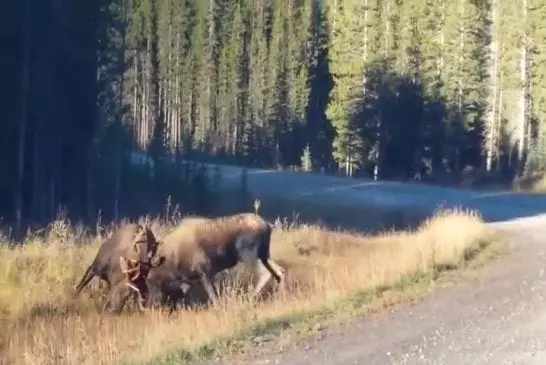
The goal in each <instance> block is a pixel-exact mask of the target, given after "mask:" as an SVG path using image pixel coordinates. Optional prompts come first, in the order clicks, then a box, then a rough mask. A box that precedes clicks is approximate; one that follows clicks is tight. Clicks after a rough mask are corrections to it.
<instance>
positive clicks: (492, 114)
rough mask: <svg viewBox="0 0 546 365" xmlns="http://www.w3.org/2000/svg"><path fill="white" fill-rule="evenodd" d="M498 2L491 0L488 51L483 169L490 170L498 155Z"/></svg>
mask: <svg viewBox="0 0 546 365" xmlns="http://www.w3.org/2000/svg"><path fill="white" fill-rule="evenodd" d="M498 11H499V3H498V0H493V2H492V3H491V28H490V29H491V39H492V41H491V45H490V48H491V50H490V52H491V55H492V57H493V60H492V62H491V67H490V72H489V77H490V79H491V98H490V101H489V105H490V106H489V115H488V118H487V128H486V131H487V132H486V151H485V153H486V157H485V169H486V170H487V171H491V168H492V166H493V158H494V157H495V156H497V155H498V152H497V151H495V146H496V139H497V138H498V135H497V134H496V133H495V132H496V130H497V125H496V122H497V96H498V85H499V82H498V81H499V79H498V70H499V39H498V33H497V24H498V21H499V16H498Z"/></svg>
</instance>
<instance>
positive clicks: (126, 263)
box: [119, 256, 140, 282]
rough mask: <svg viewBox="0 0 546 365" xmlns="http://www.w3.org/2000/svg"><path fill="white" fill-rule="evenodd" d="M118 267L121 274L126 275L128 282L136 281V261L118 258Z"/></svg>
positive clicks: (137, 271) (137, 267) (137, 263)
mask: <svg viewBox="0 0 546 365" xmlns="http://www.w3.org/2000/svg"><path fill="white" fill-rule="evenodd" d="M119 266H120V267H121V272H122V273H123V274H127V276H128V277H129V281H130V282H131V281H135V280H136V279H138V276H139V275H140V263H139V262H138V260H130V259H126V258H125V257H123V256H120V258H119ZM131 275H133V276H131Z"/></svg>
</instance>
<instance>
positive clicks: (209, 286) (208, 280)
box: [200, 273, 218, 303]
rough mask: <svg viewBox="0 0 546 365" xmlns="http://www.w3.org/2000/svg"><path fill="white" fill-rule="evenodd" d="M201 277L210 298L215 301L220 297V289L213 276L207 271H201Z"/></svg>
mask: <svg viewBox="0 0 546 365" xmlns="http://www.w3.org/2000/svg"><path fill="white" fill-rule="evenodd" d="M200 279H201V283H202V284H203V287H204V288H205V291H206V292H207V295H208V297H209V299H210V300H211V301H212V302H213V303H215V302H216V300H217V298H218V291H217V290H216V286H214V282H213V278H212V276H211V275H209V274H207V273H201V276H200Z"/></svg>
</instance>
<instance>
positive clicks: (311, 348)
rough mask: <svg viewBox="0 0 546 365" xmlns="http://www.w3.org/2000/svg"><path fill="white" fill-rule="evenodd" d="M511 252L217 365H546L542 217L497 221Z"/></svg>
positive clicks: (545, 241)
mask: <svg viewBox="0 0 546 365" xmlns="http://www.w3.org/2000/svg"><path fill="white" fill-rule="evenodd" d="M495 225H498V226H499V228H501V229H504V230H506V232H507V234H508V235H509V237H510V239H511V243H512V244H513V246H515V245H517V247H515V249H514V250H513V251H512V253H511V254H509V255H508V256H506V257H503V258H501V259H500V260H499V261H496V262H494V263H493V264H490V265H488V266H487V267H485V268H483V269H481V272H480V275H477V276H476V277H472V278H470V279H467V280H465V281H463V283H462V284H456V285H455V286H452V287H450V288H449V289H444V290H441V291H438V292H435V293H433V294H430V295H429V296H427V297H426V298H424V299H423V300H421V301H420V302H418V303H417V304H415V305H413V306H401V307H398V308H397V309H395V310H393V311H391V312H388V313H379V314H376V315H372V316H371V317H369V318H366V319H361V320H358V321H357V322H356V323H352V324H350V325H346V326H342V327H339V328H335V329H325V330H323V331H321V333H320V335H317V336H316V337H315V338H312V339H310V340H309V341H306V342H305V343H303V344H300V345H299V346H298V347H297V348H292V349H289V350H285V351H279V349H278V346H277V345H274V344H273V345H266V347H265V349H262V350H257V352H256V353H254V354H253V356H252V358H247V359H245V360H244V361H243V360H238V361H234V362H227V361H226V362H224V361H223V362H222V363H223V364H226V365H227V364H238V365H242V364H245V365H261V364H286V365H305V364H313V365H319V364H320V365H322V364H324V365H345V364H347V365H349V364H362V365H375V364H377V365H402V364H404V365H410V364H415V365H417V364H419V365H421V364H431V365H432V364H434V365H466V364H471V365H485V364H491V365H500V364H525V365H535V364H536V365H538V364H541V365H543V364H546V277H545V269H546V265H545V261H546V256H545V252H546V217H538V218H531V219H522V220H518V221H513V222H510V223H502V224H499V223H496V224H495Z"/></svg>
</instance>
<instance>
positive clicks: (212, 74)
mask: <svg viewBox="0 0 546 365" xmlns="http://www.w3.org/2000/svg"><path fill="white" fill-rule="evenodd" d="M544 19H546V4H545V3H544V1H542V0H518V1H513V2H512V1H508V0H452V1H447V0H406V1H402V0H263V1H254V0H203V1H193V0H99V1H96V2H95V1H88V2H74V1H66V0H20V1H11V2H8V1H4V2H1V4H0V36H1V39H2V43H1V44H2V47H3V51H2V57H1V58H0V81H1V82H0V95H1V98H0V166H1V171H2V178H1V179H0V216H1V217H3V220H4V221H5V222H15V224H16V226H17V227H18V228H19V229H22V227H24V226H25V224H27V223H28V222H47V221H48V220H50V219H52V218H53V217H54V216H55V215H56V214H58V212H59V209H61V207H62V209H63V210H65V211H66V212H68V213H67V214H69V215H70V216H72V217H77V218H79V219H90V220H92V219H97V216H99V215H100V216H104V217H106V218H108V219H117V218H118V217H120V216H124V215H130V214H136V213H146V212H147V211H151V210H153V209H161V206H162V205H163V204H164V201H165V199H166V198H167V197H173V199H175V200H176V201H178V202H180V203H181V204H182V205H183V206H184V207H185V209H187V210H194V211H203V209H205V208H204V207H205V206H206V205H207V201H206V200H207V193H206V191H205V190H206V189H208V184H207V183H208V181H207V179H206V176H205V174H204V173H203V171H202V170H200V169H199V167H196V166H194V165H183V164H175V165H173V164H170V163H168V161H171V160H172V158H170V157H176V159H175V160H177V161H181V160H192V161H217V162H221V163H230V164H237V165H243V166H255V167H264V168H272V167H274V168H278V167H280V168H288V167H291V168H293V167H298V168H301V169H304V170H308V171H309V170H311V171H320V172H322V173H328V174H341V175H349V176H364V177H368V178H373V179H396V180H414V179H419V180H423V181H429V182H433V183H434V182H439V183H440V182H446V181H457V179H458V178H459V177H460V176H461V174H462V173H463V172H464V171H465V169H468V168H472V169H477V170H481V171H484V172H485V173H487V174H490V175H491V176H494V177H495V178H498V179H514V178H515V177H518V176H524V175H526V174H532V173H535V172H537V171H542V170H544V169H545V167H546V129H545V127H546V87H545V85H546V27H544V26H543V25H544V22H545V21H544ZM541 24H542V26H541ZM132 151H145V152H146V153H148V154H149V155H150V156H151V159H152V160H153V161H154V164H153V167H151V166H152V165H151V164H150V165H145V166H141V167H135V166H133V165H132V164H131V163H130V161H131V152H132ZM25 222H27V223H25Z"/></svg>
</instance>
